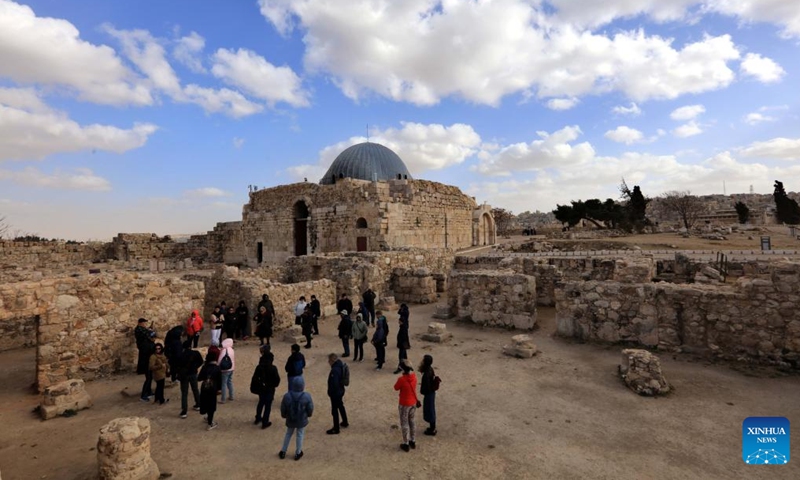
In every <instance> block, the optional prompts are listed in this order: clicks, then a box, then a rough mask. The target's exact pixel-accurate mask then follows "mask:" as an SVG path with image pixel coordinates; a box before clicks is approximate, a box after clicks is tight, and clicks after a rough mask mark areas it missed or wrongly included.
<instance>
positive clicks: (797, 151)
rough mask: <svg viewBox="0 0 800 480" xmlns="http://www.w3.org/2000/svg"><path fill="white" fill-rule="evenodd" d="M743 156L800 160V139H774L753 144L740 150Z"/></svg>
mask: <svg viewBox="0 0 800 480" xmlns="http://www.w3.org/2000/svg"><path fill="white" fill-rule="evenodd" d="M740 153H741V154H742V156H745V157H757V158H774V159H778V160H800V138H781V137H778V138H773V139H771V140H766V141H763V142H753V143H751V144H750V145H748V146H747V147H744V148H742V149H741V150H740Z"/></svg>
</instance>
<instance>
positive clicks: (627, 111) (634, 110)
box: [611, 102, 642, 117]
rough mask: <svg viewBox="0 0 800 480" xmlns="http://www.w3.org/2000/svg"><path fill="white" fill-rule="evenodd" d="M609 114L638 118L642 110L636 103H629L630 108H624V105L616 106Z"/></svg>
mask: <svg viewBox="0 0 800 480" xmlns="http://www.w3.org/2000/svg"><path fill="white" fill-rule="evenodd" d="M611 112H612V113H615V114H617V115H630V116H632V117H638V116H639V115H641V114H642V109H641V108H639V105H636V103H634V102H631V106H630V107H626V106H624V105H617V106H616V107H614V108H612V109H611Z"/></svg>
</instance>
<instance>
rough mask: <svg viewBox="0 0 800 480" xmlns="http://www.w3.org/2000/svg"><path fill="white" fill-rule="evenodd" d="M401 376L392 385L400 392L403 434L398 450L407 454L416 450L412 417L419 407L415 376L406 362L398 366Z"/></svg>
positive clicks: (399, 407)
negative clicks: (412, 449)
mask: <svg viewBox="0 0 800 480" xmlns="http://www.w3.org/2000/svg"><path fill="white" fill-rule="evenodd" d="M400 367H401V369H402V371H403V374H402V375H400V378H398V379H397V381H396V382H395V384H394V389H395V390H399V391H400V405H399V406H398V411H399V412H400V430H401V431H402V432H403V443H402V444H400V448H402V449H403V451H405V452H407V451H409V449H411V448H417V443H416V430H417V425H416V422H415V421H414V415H415V414H416V412H417V407H418V406H419V400H417V375H416V374H415V373H414V368H412V367H411V364H410V363H408V360H406V361H404V362H403V363H401V364H400Z"/></svg>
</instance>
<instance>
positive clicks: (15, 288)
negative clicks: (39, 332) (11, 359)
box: [0, 282, 46, 352]
mask: <svg viewBox="0 0 800 480" xmlns="http://www.w3.org/2000/svg"><path fill="white" fill-rule="evenodd" d="M40 285H41V282H16V283H4V284H0V352H4V351H6V350H12V349H15V348H24V347H33V346H35V345H36V317H37V316H40V315H43V314H44V312H45V309H46V302H45V301H44V299H43V298H42V294H41V292H40V289H39V286H40Z"/></svg>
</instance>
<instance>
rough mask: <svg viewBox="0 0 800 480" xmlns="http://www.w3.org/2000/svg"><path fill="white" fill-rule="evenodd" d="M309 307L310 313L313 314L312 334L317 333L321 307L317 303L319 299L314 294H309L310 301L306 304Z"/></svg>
mask: <svg viewBox="0 0 800 480" xmlns="http://www.w3.org/2000/svg"><path fill="white" fill-rule="evenodd" d="M308 306H309V307H311V313H312V315H313V324H314V335H319V324H318V322H319V317H321V316H322V307H321V306H320V304H319V300H317V296H316V295H311V302H309V304H308Z"/></svg>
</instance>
